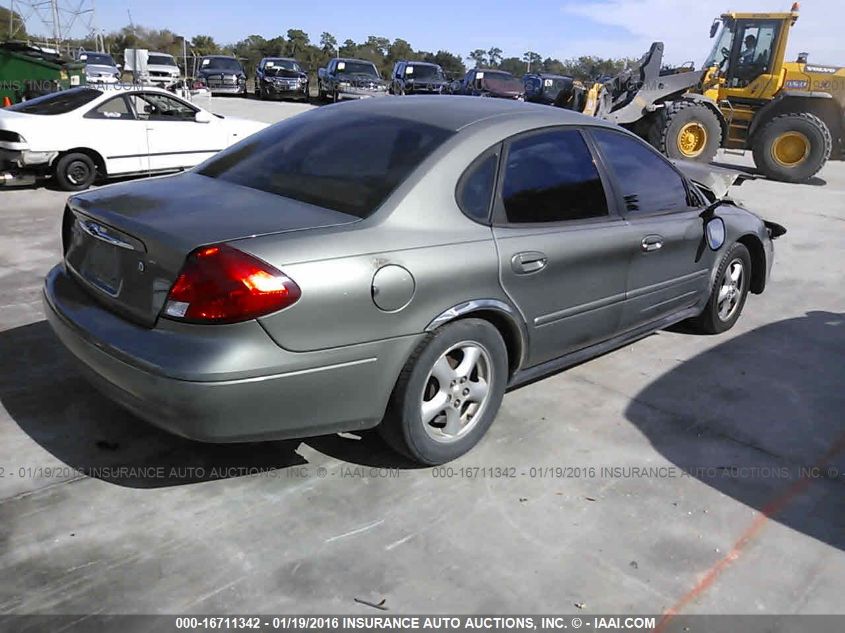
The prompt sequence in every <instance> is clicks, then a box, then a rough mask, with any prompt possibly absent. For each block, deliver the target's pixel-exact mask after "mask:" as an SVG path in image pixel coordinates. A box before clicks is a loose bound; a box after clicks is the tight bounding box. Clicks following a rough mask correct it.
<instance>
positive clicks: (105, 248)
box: [79, 238, 122, 297]
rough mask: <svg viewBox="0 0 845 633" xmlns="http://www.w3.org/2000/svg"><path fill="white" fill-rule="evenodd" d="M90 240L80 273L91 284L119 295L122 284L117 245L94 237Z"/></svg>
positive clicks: (111, 294) (109, 293) (81, 263)
mask: <svg viewBox="0 0 845 633" xmlns="http://www.w3.org/2000/svg"><path fill="white" fill-rule="evenodd" d="M88 242H89V243H88V245H87V248H86V249H85V255H84V256H83V258H82V261H81V262H80V263H79V274H80V275H81V276H82V277H83V278H84V279H85V280H86V281H87V282H89V283H90V284H91V285H93V286H95V287H97V288H99V289H100V290H102V291H103V292H105V293H106V294H108V295H110V296H112V297H117V296H118V295H119V294H120V289H121V286H122V280H121V276H120V256H119V254H118V249H117V247H116V246H112V245H111V244H107V243H105V242H101V241H100V240H96V239H93V238H88Z"/></svg>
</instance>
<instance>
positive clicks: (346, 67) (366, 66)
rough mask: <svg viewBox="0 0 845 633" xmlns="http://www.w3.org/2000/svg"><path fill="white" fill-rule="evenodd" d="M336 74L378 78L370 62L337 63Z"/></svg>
mask: <svg viewBox="0 0 845 633" xmlns="http://www.w3.org/2000/svg"><path fill="white" fill-rule="evenodd" d="M337 72H339V73H344V74H347V75H370V76H372V77H378V76H379V74H378V71H377V70H376V67H375V66H374V65H373V64H371V63H370V62H349V61H339V62H338V63H337Z"/></svg>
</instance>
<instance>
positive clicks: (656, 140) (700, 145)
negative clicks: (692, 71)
mask: <svg viewBox="0 0 845 633" xmlns="http://www.w3.org/2000/svg"><path fill="white" fill-rule="evenodd" d="M721 141H722V126H721V124H720V123H719V119H718V117H717V116H716V114H715V113H714V112H713V110H711V109H710V108H709V107H707V106H706V105H704V104H703V103H697V102H695V101H675V102H673V103H671V104H670V105H668V106H667V107H666V108H664V109H663V111H662V112H661V113H660V115H658V117H657V120H656V121H655V122H654V127H653V129H652V132H651V135H650V138H649V142H650V143H651V144H652V145H654V146H655V147H656V148H657V149H658V150H660V152H661V153H663V154H664V155H666V156H668V157H669V158H675V159H680V160H693V161H697V162H702V163H709V162H710V161H712V160H713V158H714V157H715V156H716V151H717V150H718V149H719V145H721Z"/></svg>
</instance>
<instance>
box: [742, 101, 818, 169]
mask: <svg viewBox="0 0 845 633" xmlns="http://www.w3.org/2000/svg"><path fill="white" fill-rule="evenodd" d="M752 146H753V147H752V153H753V154H754V164H755V165H756V166H757V169H759V170H760V171H761V172H762V173H763V174H764V175H765V176H766V177H767V178H771V179H772V180H782V181H783V182H805V181H807V180H809V179H810V178H812V177H813V176H815V175H816V173H818V171H819V170H820V169H821V168H822V167H824V164H825V163H826V162H827V160H828V159H829V158H830V152H831V148H832V147H833V139H832V137H831V135H830V130H829V129H828V127H827V125H825V123H824V121H822V120H821V119H820V118H819V117H817V116H815V115H813V114H810V113H808V112H802V113H799V114H782V115H780V116H777V117H775V118H773V119H772V120H771V121H769V122H768V123H766V125H765V126H764V127H763V129H762V130H760V132H759V134H757V135H756V137H755V138H754V140H753V141H752Z"/></svg>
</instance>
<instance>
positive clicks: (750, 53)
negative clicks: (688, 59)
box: [704, 11, 798, 101]
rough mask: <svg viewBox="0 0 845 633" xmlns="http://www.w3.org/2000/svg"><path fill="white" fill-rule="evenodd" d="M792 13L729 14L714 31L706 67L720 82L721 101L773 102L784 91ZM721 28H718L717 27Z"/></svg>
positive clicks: (794, 16) (793, 19) (794, 12)
mask: <svg viewBox="0 0 845 633" xmlns="http://www.w3.org/2000/svg"><path fill="white" fill-rule="evenodd" d="M797 17H798V14H797V11H793V12H790V13H727V14H724V15H722V16H721V19H720V21H721V23H722V24H721V28H720V29H714V30H712V31H711V32H712V33H713V34H714V37H715V39H714V43H713V49H712V50H711V52H710V55H708V57H707V60H706V61H705V63H704V67H705V68H711V69H715V70H716V71H717V72H718V77H719V79H720V81H719V83H720V91H719V92H720V94H719V99H720V100H721V99H729V100H740V101H748V100H761V101H762V100H769V99H771V98H772V97H774V95H775V94H776V93H777V92H778V90H780V87H781V86H780V83H781V81H780V77H781V70H782V68H783V58H784V55H785V53H786V40H787V35H788V33H789V28H790V26H792V24H793V23H794V21H795V20H796V19H797ZM716 26H718V24H716Z"/></svg>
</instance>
